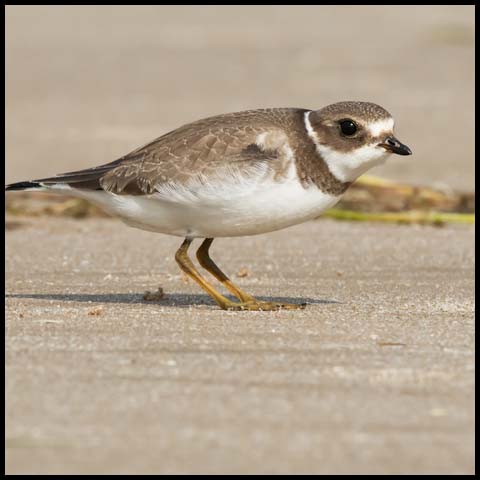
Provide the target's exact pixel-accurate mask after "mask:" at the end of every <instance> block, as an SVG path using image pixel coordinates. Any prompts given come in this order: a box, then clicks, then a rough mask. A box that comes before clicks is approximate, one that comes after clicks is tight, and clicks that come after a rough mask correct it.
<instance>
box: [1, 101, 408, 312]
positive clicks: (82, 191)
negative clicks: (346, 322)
mask: <svg viewBox="0 0 480 480" xmlns="http://www.w3.org/2000/svg"><path fill="white" fill-rule="evenodd" d="M393 130H394V119H393V117H392V116H391V114H390V113H389V112H388V111H387V110H385V109H384V108H383V107H381V106H379V105H377V104H375V103H371V102H363V101H341V102H337V103H333V104H331V105H327V106H325V107H323V108H320V109H316V110H310V109H305V108H265V109H255V110H246V111H241V112H234V113H227V114H221V115H216V116H212V117H208V118H204V119H201V120H198V121H195V122H193V123H188V124H186V125H183V126H181V127H179V128H177V129H175V130H173V131H170V132H169V133H166V134H164V135H162V136H160V137H159V138H157V139H155V140H153V141H152V142H150V143H148V144H146V145H144V146H142V147H140V148H137V149H136V150H134V151H132V152H130V153H128V154H127V155H125V156H123V157H121V158H119V159H117V160H115V161H113V162H110V163H107V164H104V165H100V166H96V167H93V168H87V169H85V170H78V171H73V172H67V173H63V174H59V175H56V176H53V177H48V178H41V179H37V180H29V181H24V182H17V183H12V184H10V185H6V186H5V190H6V191H17V190H37V191H49V192H57V193H60V194H66V195H70V196H75V197H79V198H83V199H86V200H89V201H91V202H93V203H95V204H97V205H98V206H100V207H101V208H103V209H104V210H105V211H106V212H107V213H109V214H111V215H113V216H117V217H119V218H120V219H122V220H123V221H124V222H125V223H126V224H127V225H129V226H132V227H136V228H140V229H143V230H148V231H152V232H158V233H164V234H169V235H175V236H178V237H181V238H183V242H182V244H181V246H180V247H179V249H178V250H177V252H176V254H175V260H176V261H177V263H178V265H179V266H180V268H181V269H182V270H183V271H184V272H185V273H186V274H187V275H188V276H189V277H190V278H191V279H193V280H194V281H195V282H196V283H197V284H198V285H199V286H200V287H201V288H202V289H203V290H204V291H205V292H206V293H207V294H208V295H210V296H211V297H212V298H213V299H214V300H215V302H216V303H217V304H218V306H219V307H220V308H222V309H224V310H247V311H254V310H262V311H274V310H279V309H286V310H294V309H301V308H305V304H304V303H303V304H296V303H282V302H267V301H261V300H259V299H257V298H255V297H253V296H252V295H250V294H248V293H246V292H244V291H243V290H242V289H240V287H238V286H237V285H236V284H235V283H233V282H232V280H231V279H230V278H229V277H228V276H227V275H226V274H225V273H224V272H223V271H222V270H221V269H220V268H219V267H218V266H217V265H216V264H215V262H214V261H213V260H212V259H211V257H210V254H209V249H210V246H211V245H212V242H213V240H214V239H215V238H218V237H235V236H248V235H257V234H263V233H268V232H272V231H275V230H279V229H283V228H287V227H290V226H292V225H296V224H299V223H303V222H306V221H308V220H311V219H314V218H316V217H318V216H319V215H320V214H321V213H322V212H323V211H324V210H326V209H328V208H330V207H332V206H333V205H335V204H336V203H337V202H338V201H339V200H340V198H341V197H342V195H343V194H344V193H345V191H346V190H347V189H348V187H349V186H350V185H351V184H352V182H354V181H355V180H356V179H357V178H358V177H359V176H360V175H362V174H364V173H365V172H366V171H367V170H369V169H371V168H372V167H375V166H377V165H380V164H382V163H383V162H384V161H385V160H386V159H387V157H388V156H389V155H391V154H398V155H411V153H412V152H411V150H410V148H409V147H407V146H406V145H405V144H403V143H401V142H400V141H399V140H398V139H397V138H396V137H395V136H394V132H393ZM194 239H203V242H202V243H201V245H200V247H199V248H198V250H197V252H196V256H197V259H198V262H199V264H200V266H201V267H203V269H205V270H206V271H207V272H209V273H210V274H211V275H212V276H213V277H215V278H216V279H217V280H218V281H219V282H220V283H221V284H222V285H223V286H224V287H225V288H226V289H227V290H228V291H229V292H230V293H231V294H232V295H233V296H234V297H236V300H235V301H234V300H231V299H230V298H228V297H226V296H224V295H223V294H222V293H221V292H220V291H219V290H218V289H217V288H216V287H215V286H214V285H213V284H212V283H211V282H210V281H208V280H207V279H206V278H205V277H204V275H202V274H201V273H200V271H199V269H197V267H195V265H194V263H193V262H192V260H191V258H190V257H189V255H188V250H189V247H190V245H191V243H192V241H193V240H194Z"/></svg>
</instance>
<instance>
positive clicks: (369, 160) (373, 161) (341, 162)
mask: <svg viewBox="0 0 480 480" xmlns="http://www.w3.org/2000/svg"><path fill="white" fill-rule="evenodd" d="M310 113H311V112H306V113H305V127H306V129H307V133H308V136H309V137H310V138H311V139H312V141H313V143H314V144H315V148H316V149H317V152H318V153H319V154H320V156H321V157H322V158H323V159H324V160H325V163H326V164H327V166H328V169H329V170H330V172H331V173H332V175H333V176H334V177H335V178H337V179H338V180H340V181H341V182H352V181H354V180H355V179H357V178H358V177H359V176H360V175H363V174H364V173H365V172H366V171H368V170H370V168H372V167H375V166H376V165H380V164H382V163H383V162H385V160H386V159H387V158H388V156H389V155H390V153H389V152H387V151H386V150H385V149H384V148H382V147H379V146H378V145H377V144H376V143H372V144H368V145H364V146H362V147H359V148H357V149H356V150H353V151H351V152H348V153H345V152H339V151H337V150H334V149H333V148H331V147H329V146H327V145H325V144H322V143H320V141H319V139H318V135H317V133H316V132H315V130H314V129H313V127H312V124H311V123H310V119H309V116H310ZM385 126H386V125H382V127H385ZM375 127H376V128H375V130H378V126H377V125H375Z"/></svg>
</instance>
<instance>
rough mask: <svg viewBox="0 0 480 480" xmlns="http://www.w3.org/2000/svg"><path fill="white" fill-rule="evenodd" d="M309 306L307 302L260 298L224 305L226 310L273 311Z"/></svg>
mask: <svg viewBox="0 0 480 480" xmlns="http://www.w3.org/2000/svg"><path fill="white" fill-rule="evenodd" d="M306 306H307V304H306V303H277V302H261V301H259V300H253V301H248V302H241V303H235V302H231V303H229V304H227V305H225V306H222V308H224V309H225V310H234V311H262V312H272V311H276V310H299V309H304V308H305V307H306Z"/></svg>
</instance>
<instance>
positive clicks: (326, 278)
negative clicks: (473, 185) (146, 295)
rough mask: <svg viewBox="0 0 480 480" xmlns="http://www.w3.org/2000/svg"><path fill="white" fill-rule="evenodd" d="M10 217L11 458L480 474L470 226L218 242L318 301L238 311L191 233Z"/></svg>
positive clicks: (343, 230)
mask: <svg viewBox="0 0 480 480" xmlns="http://www.w3.org/2000/svg"><path fill="white" fill-rule="evenodd" d="M7 227H8V228H7V231H6V252H7V258H6V279H7V294H6V336H7V343H6V398H7V403H6V446H7V450H6V461H7V473H50V474H51V473H124V474H125V473H430V474H432V473H464V474H467V473H469V474H472V473H473V472H474V394H473V388H474V357H473V349H474V338H473V321H474V320H473V312H474V304H473V295H474V292H473V289H474V284H473V271H474V234H473V228H471V227H446V228H433V227H412V226H392V225H373V224H354V223H341V222H333V221H328V220H319V221H315V222H310V223H307V224H304V225H301V226H297V227H293V228H291V229H287V230H284V231H280V232H276V233H272V234H270V235H262V236H257V237H248V238H237V239H223V240H218V241H216V242H215V243H214V245H213V248H212V256H213V257H214V258H215V259H217V260H218V263H219V264H220V265H221V266H223V267H224V268H225V270H227V271H228V272H230V273H231V274H232V278H233V279H235V280H236V281H237V282H238V283H239V285H241V286H242V287H243V288H245V289H246V290H248V291H250V292H251V293H253V294H255V295H257V296H260V297H263V298H267V299H270V298H273V299H279V298H283V299H288V300H289V301H293V302H303V301H306V302H308V303H309V305H308V307H307V309H306V310H303V311H294V312H292V311H281V312H240V313H239V312H224V311H221V310H219V309H218V308H217V307H216V306H215V305H214V304H212V302H211V301H210V300H209V298H208V297H206V296H205V295H204V294H202V293H201V292H200V291H199V290H198V288H197V287H196V285H194V284H192V283H191V282H186V281H185V280H184V278H183V277H182V275H181V274H180V272H179V270H178V268H177V266H176V264H175V262H174V259H173V254H174V251H175V249H176V247H177V246H178V244H179V239H176V238H174V237H167V236H162V235H155V234H151V233H148V232H141V231H137V230H133V229H129V228H127V227H125V226H123V225H122V224H121V223H120V222H117V221H115V220H112V219H91V220H81V221H75V220H67V219H48V218H38V219H23V220H22V219H20V220H18V219H17V220H15V221H14V223H11V222H10V221H9V222H8V223H7ZM241 269H246V270H247V273H248V274H247V276H243V277H241V278H238V277H237V275H236V273H237V272H239V271H240V270H241ZM158 286H162V287H163V288H164V290H165V292H166V296H165V298H164V300H161V301H158V302H154V303H152V302H145V301H143V300H142V294H143V292H144V291H145V290H154V289H155V288H157V287H158Z"/></svg>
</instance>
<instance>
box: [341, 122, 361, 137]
mask: <svg viewBox="0 0 480 480" xmlns="http://www.w3.org/2000/svg"><path fill="white" fill-rule="evenodd" d="M340 128H341V129H342V133H343V134H344V135H347V136H351V135H353V134H354V133H355V132H356V131H357V126H356V125H355V122H353V121H352V120H342V121H341V122H340Z"/></svg>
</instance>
